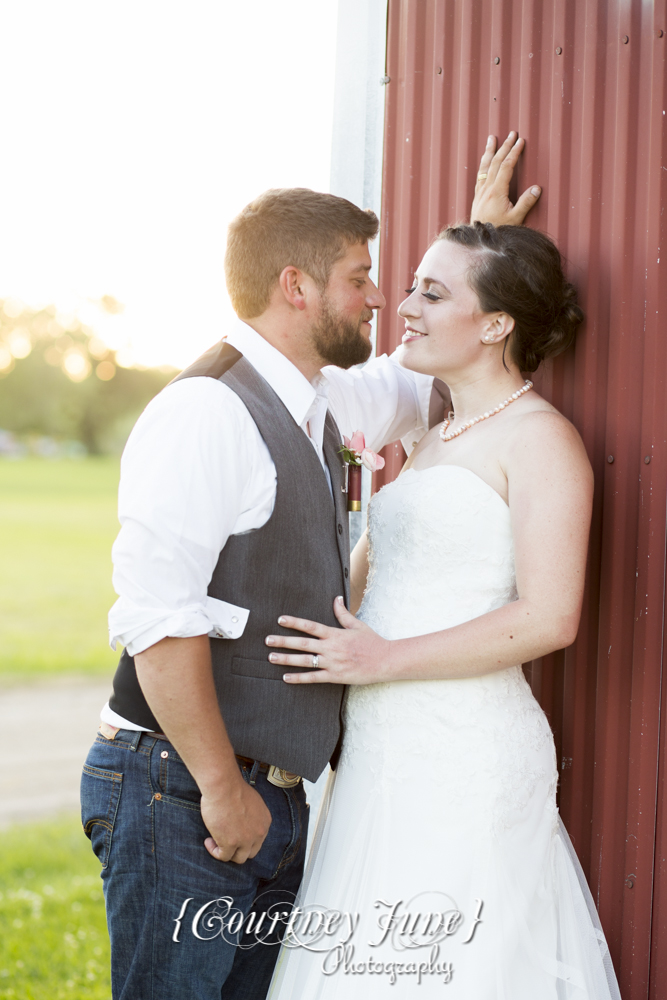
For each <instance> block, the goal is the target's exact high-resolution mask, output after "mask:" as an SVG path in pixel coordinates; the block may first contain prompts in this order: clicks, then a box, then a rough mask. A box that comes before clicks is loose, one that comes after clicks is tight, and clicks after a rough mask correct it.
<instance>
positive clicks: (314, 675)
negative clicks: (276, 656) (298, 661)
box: [283, 670, 341, 684]
mask: <svg viewBox="0 0 667 1000" xmlns="http://www.w3.org/2000/svg"><path fill="white" fill-rule="evenodd" d="M283 680H284V681H285V683H286V684H340V683H341V680H340V677H334V676H333V674H330V673H329V671H328V670H305V671H304V672H303V673H299V674H283Z"/></svg>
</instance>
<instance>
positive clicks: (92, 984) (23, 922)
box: [0, 818, 111, 1000]
mask: <svg viewBox="0 0 667 1000" xmlns="http://www.w3.org/2000/svg"><path fill="white" fill-rule="evenodd" d="M99 876H100V865H99V862H98V860H97V858H96V857H95V856H94V855H93V853H92V851H91V849H90V844H89V842H88V841H87V840H86V838H85V836H84V835H83V833H82V831H81V823H80V822H79V820H78V819H77V818H71V819H69V818H68V819H62V820H56V821H54V820H50V821H49V822H46V823H39V824H30V826H16V827H13V828H12V829H10V830H8V831H6V832H3V833H0V1000H9V998H12V1000H63V998H67V1000H111V986H110V978H109V971H108V970H109V938H108V936H107V929H106V920H105V916H104V901H103V896H102V883H101V881H100V877H99Z"/></svg>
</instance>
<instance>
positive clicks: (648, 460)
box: [644, 455, 651, 465]
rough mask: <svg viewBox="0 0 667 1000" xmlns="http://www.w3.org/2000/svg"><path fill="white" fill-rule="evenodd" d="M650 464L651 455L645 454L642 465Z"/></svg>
mask: <svg viewBox="0 0 667 1000" xmlns="http://www.w3.org/2000/svg"><path fill="white" fill-rule="evenodd" d="M650 464H651V456H650V455H647V456H646V457H645V459H644V465H650Z"/></svg>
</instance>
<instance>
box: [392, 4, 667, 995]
mask: <svg viewBox="0 0 667 1000" xmlns="http://www.w3.org/2000/svg"><path fill="white" fill-rule="evenodd" d="M666 2H667V0H656V2H655V3H651V2H646V0H644V2H641V0H625V2H620V0H390V3H389V25H388V31H389V35H388V51H387V75H388V76H389V77H390V78H391V79H390V82H389V83H388V85H387V119H386V135H385V160H384V184H383V211H382V219H383V222H382V225H383V230H382V250H381V263H380V281H381V287H382V289H383V291H384V293H385V295H386V296H387V300H388V305H387V308H386V310H384V312H383V315H382V316H381V319H380V326H379V338H378V339H379V350H389V349H392V348H393V347H394V346H395V345H396V343H398V341H399V338H400V333H401V327H402V324H401V323H399V321H398V320H397V318H396V307H397V305H398V303H399V302H400V300H401V298H402V297H403V292H402V289H404V288H407V287H409V285H410V281H411V277H412V271H413V269H414V268H415V267H416V266H417V265H418V263H419V260H420V258H421V256H422V253H423V251H424V249H425V248H426V246H427V245H428V243H429V241H430V239H431V238H432V236H433V235H434V234H435V233H436V231H437V230H438V228H439V227H440V226H441V225H443V224H444V223H447V222H451V221H454V220H457V219H461V218H465V217H466V216H467V213H468V211H469V206H470V202H471V199H472V192H473V187H474V182H475V174H476V169H477V164H478V162H479V157H480V155H481V152H482V150H483V148H484V143H485V139H486V136H487V135H488V134H489V133H494V134H496V135H498V136H500V137H503V138H504V137H505V136H506V135H507V133H508V132H509V130H510V129H511V128H515V129H518V130H519V131H520V134H521V135H523V136H525V137H526V140H527V146H526V152H525V154H524V157H523V162H522V164H521V166H520V170H519V177H518V186H519V189H520V190H523V189H524V188H525V187H527V186H528V184H530V183H532V182H535V181H538V182H539V183H541V184H542V185H543V187H544V194H543V196H542V200H541V202H540V205H539V208H538V209H537V210H536V211H534V212H533V214H532V215H531V217H530V220H529V224H530V225H532V226H535V227H537V228H540V229H543V230H545V231H546V232H548V233H549V234H550V235H551V236H552V237H554V238H555V239H556V240H557V242H558V244H559V246H560V247H561V249H562V251H563V253H564V254H565V256H566V257H567V259H568V261H569V273H570V275H571V278H572V280H574V282H575V283H576V285H577V286H578V288H579V290H580V301H581V302H582V304H583V306H584V309H585V310H586V314H587V317H588V319H587V323H586V326H585V328H584V329H583V330H582V331H581V333H580V334H579V338H578V342H577V345H576V349H574V350H573V351H572V352H571V353H569V354H568V355H567V356H565V357H562V358H559V359H557V360H556V361H555V362H554V363H553V364H549V365H548V366H547V367H546V368H545V370H544V371H543V372H542V373H541V374H539V376H538V379H537V383H538V388H539V389H540V391H541V392H543V393H544V395H545V396H546V397H547V398H548V399H550V400H551V401H552V402H553V403H554V404H555V405H556V406H557V407H558V408H559V409H560V410H562V412H563V413H565V414H566V415H567V416H568V417H569V418H570V419H571V420H573V421H574V423H575V424H576V426H577V427H578V428H579V430H580V432H581V434H582V436H583V439H584V441H585V444H586V447H587V449H588V454H589V456H590V458H591V461H592V462H593V466H594V468H595V474H596V479H597V491H596V501H595V513H594V523H593V530H592V537H591V547H590V571H589V581H588V588H587V595H586V602H585V610H584V617H583V621H582V625H581V630H580V634H579V638H578V640H577V643H576V645H575V646H574V647H572V648H571V649H568V650H567V651H566V652H564V653H560V654H556V655H554V656H550V657H548V658H546V659H544V660H543V661H541V662H537V663H534V664H532V665H531V666H530V667H529V668H527V673H528V676H529V677H530V679H531V682H532V685H533V689H534V691H535V692H536V694H537V696H538V697H539V699H540V701H541V703H542V705H543V706H544V708H545V710H546V711H547V713H548V714H549V718H550V720H551V723H552V725H553V729H554V732H555V735H556V740H557V745H558V751H559V756H560V759H561V767H562V771H561V791H560V802H561V811H562V814H563V817H564V820H565V822H566V825H567V827H568V829H569V831H570V834H571V836H572V838H573V841H574V843H575V846H576V849H577V851H578V854H579V857H580V858H581V861H582V864H583V866H584V869H585V871H586V873H587V875H588V876H589V880H590V884H591V888H592V890H593V894H594V896H595V898H596V901H597V903H598V907H599V910H600V914H601V917H602V922H603V925H604V927H605V931H606V933H607V935H608V940H609V943H610V947H611V949H612V955H613V958H614V962H615V965H616V969H617V971H618V974H619V977H620V981H621V989H622V993H623V997H624V998H625V1000H635V998H637V1000H638V998H640V997H641V998H645V997H648V996H650V997H651V998H656V1000H658V998H661V1000H662V998H664V997H666V996H667V948H664V949H660V943H661V942H662V941H666V940H667V938H666V937H665V931H666V930H667V815H666V812H667V798H666V793H665V780H666V778H665V776H666V774H667V759H666V756H665V754H666V748H667V740H666V739H665V732H664V728H665V721H666V720H667V713H666V712H663V711H662V708H663V703H664V699H665V696H666V694H667V692H666V691H665V690H663V683H662V677H663V673H662V658H663V656H662V654H663V622H664V611H665V542H666V537H665V520H666V490H667V448H666V437H667V434H666V424H667V421H666V417H667V414H666V412H665V409H666V402H665V373H666V371H667V357H666V355H667V329H665V317H666V316H667V302H666V301H665V298H666V296H667V282H665V281H664V280H663V281H662V282H661V280H660V279H661V276H662V275H663V274H664V272H665V269H666V266H667V246H663V244H664V233H663V228H664V224H663V221H662V219H663V211H664V205H665V185H666V184H667V165H666V166H663V163H664V162H665V158H664V155H663V152H664V144H665V138H664V136H665V125H664V123H665V117H666V116H665V111H666V110H667V94H666V93H665V82H666V79H665V54H666V47H667V16H666V13H667V12H666V10H665V4H666ZM661 248H662V249H661ZM389 451H390V454H389V455H388V456H387V457H388V464H387V469H386V472H385V473H384V474H383V475H382V479H380V477H378V483H377V484H378V485H381V482H382V481H387V480H388V479H391V478H393V477H394V475H396V473H397V472H398V469H399V468H400V464H401V461H402V449H401V448H400V446H393V447H392V449H390V450H389ZM665 687H667V685H666V686H665Z"/></svg>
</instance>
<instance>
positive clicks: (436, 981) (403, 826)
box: [269, 465, 620, 1000]
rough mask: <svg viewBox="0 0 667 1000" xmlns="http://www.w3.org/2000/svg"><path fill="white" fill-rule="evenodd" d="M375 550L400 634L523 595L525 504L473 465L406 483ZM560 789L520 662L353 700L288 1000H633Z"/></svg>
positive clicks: (318, 839)
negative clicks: (515, 536) (623, 991)
mask: <svg viewBox="0 0 667 1000" xmlns="http://www.w3.org/2000/svg"><path fill="white" fill-rule="evenodd" d="M369 540H370V573H369V579H368V586H367V590H366V594H365V596H364V600H363V604H362V606H361V609H360V611H359V616H358V617H359V618H360V619H362V620H363V621H365V622H366V623H367V624H368V625H370V626H371V627H372V628H373V629H374V630H375V631H376V632H378V633H379V634H380V635H382V636H384V637H385V638H387V639H400V638H405V637H409V636H415V635H422V634H424V633H428V632H435V631H439V630H441V629H446V628H450V627H452V626H454V625H458V624H460V623H462V622H466V621H469V620H470V619H472V618H476V617H477V616H479V615H483V614H485V613H486V612H488V611H491V610H492V609H494V608H498V607H501V606H502V605H504V604H507V603H508V602H509V601H513V600H515V599H516V587H515V572H514V558H513V546H512V532H511V522H510V511H509V508H508V507H507V505H506V504H505V502H504V501H503V499H502V498H501V497H500V496H499V494H498V493H496V492H495V491H494V490H493V489H492V488H491V487H490V486H489V485H488V484H487V483H485V482H484V481H483V480H482V479H480V478H479V477H478V476H476V475H475V474H474V473H473V472H470V471H469V470H468V469H465V468H462V467H459V466H451V465H443V466H435V467H433V468H429V469H426V470H423V471H420V472H418V471H415V470H412V469H410V470H408V471H407V472H405V473H403V474H402V475H401V476H400V477H399V479H398V480H396V481H395V482H393V483H391V484H390V485H388V486H385V487H384V489H382V490H381V491H380V492H379V493H378V494H377V495H376V496H375V497H374V498H373V500H372V502H371V505H370V508H369ZM557 778H558V772H557V768H556V759H555V749H554V742H553V738H552V734H551V730H550V727H549V723H548V722H547V719H546V716H545V715H544V713H543V711H542V709H541V708H540V706H539V705H538V703H537V702H536V701H535V699H534V697H533V695H532V693H531V690H530V687H529V686H528V684H527V682H526V680H525V679H524V676H523V672H522V669H521V667H520V666H516V667H510V668H508V669H504V670H499V671H497V672H495V673H491V674H486V675H484V676H480V677H474V678H469V679H465V680H439V681H438V680H436V681H402V682H392V683H382V684H373V685H367V686H363V687H352V688H351V689H350V691H349V697H348V701H347V706H346V727H345V740H344V746H343V753H342V757H341V761H340V764H339V767H338V770H337V772H336V774H335V775H332V776H331V777H330V779H329V785H328V787H327V791H326V793H325V796H324V800H323V804H322V807H321V809H320V816H319V820H318V828H317V832H316V836H315V841H314V847H313V851H312V852H311V856H310V859H309V863H308V868H307V872H306V876H305V879H304V884H303V887H302V890H301V895H300V898H299V900H298V905H299V907H300V909H301V911H303V914H302V916H301V917H298V919H297V920H295V921H293V927H292V931H293V933H292V934H291V936H290V941H289V943H288V945H287V946H284V947H283V949H282V951H281V955H280V959H279V962H278V965H277V968H276V973H275V975H274V980H273V983H272V988H271V991H270V993H269V996H270V998H271V1000H329V998H337V1000H338V998H345V1000H357V998H358V1000H373V998H376V997H377V998H382V997H393V998H404V997H426V998H428V997H448V998H450V1000H451V998H456V1000H609V998H614V1000H620V994H619V992H618V986H617V984H616V979H615V976H614V971H613V968H612V965H611V961H610V959H609V954H608V950H607V945H606V942H605V939H604V935H603V933H602V930H601V927H600V923H599V920H598V917H597V913H596V911H595V907H594V905H593V901H592V898H591V896H590V892H589V890H588V887H587V885H586V882H585V880H584V877H583V873H582V872H581V869H580V867H579V863H578V861H577V859H576V855H575V854H574V851H573V849H572V846H571V844H570V842H569V839H568V836H567V833H566V832H565V829H564V827H563V825H562V823H561V822H560V820H559V816H558V811H557V809H556V784H557ZM378 901H380V902H378ZM325 911H326V916H327V919H328V920H329V924H328V925H326V924H325V923H324V919H325V916H324V914H325ZM334 911H340V913H341V914H343V915H344V916H342V917H341V919H340V920H338V918H336V917H335V913H334ZM440 913H445V914H446V916H445V917H444V918H441V917H439V916H437V914H440ZM308 914H310V917H309V918H308V919H307V915H308ZM347 914H351V915H352V916H351V918H348V917H347V916H345V915H347ZM407 914H410V917H409V918H407V919H406V915H407ZM420 914H421V916H420ZM428 914H435V915H436V916H433V917H431V918H428ZM355 915H356V923H354V924H353V925H352V926H353V933H352V934H350V924H349V923H348V920H349V919H352V920H354V919H355ZM476 920H479V921H480V922H476ZM318 924H319V931H318V933H315V931H316V930H317V928H318ZM473 928H474V933H473V934H472V938H471V939H469V938H470V934H471V930H473ZM385 932H386V933H385ZM383 937H384V940H382V939H383ZM466 939H469V940H466ZM399 967H400V968H399ZM420 968H421V972H420V971H419V970H420ZM443 985H444V986H445V988H444V989H443Z"/></svg>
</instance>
